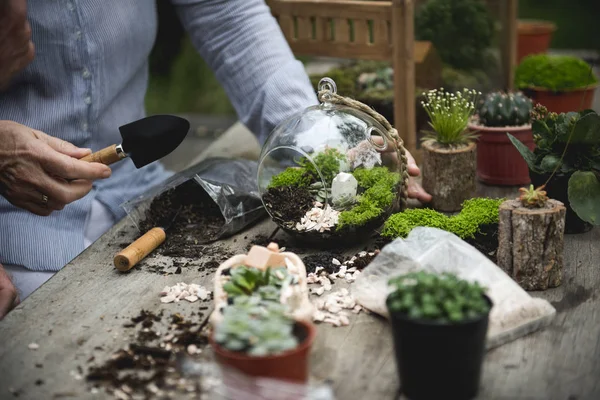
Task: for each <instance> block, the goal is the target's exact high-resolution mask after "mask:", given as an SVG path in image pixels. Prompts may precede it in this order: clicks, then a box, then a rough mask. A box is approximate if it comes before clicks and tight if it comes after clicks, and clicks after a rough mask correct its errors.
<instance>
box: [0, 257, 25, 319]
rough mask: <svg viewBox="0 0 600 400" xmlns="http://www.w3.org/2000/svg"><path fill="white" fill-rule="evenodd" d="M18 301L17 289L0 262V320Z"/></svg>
mask: <svg viewBox="0 0 600 400" xmlns="http://www.w3.org/2000/svg"><path fill="white" fill-rule="evenodd" d="M19 303H20V301H19V294H18V293H17V289H16V288H15V286H14V285H13V283H12V282H11V280H10V278H9V276H8V274H7V273H6V271H5V270H4V267H3V266H2V264H0V320H2V318H4V316H5V315H6V314H8V312H9V311H10V310H12V309H13V308H15V307H16V306H18V305H19Z"/></svg>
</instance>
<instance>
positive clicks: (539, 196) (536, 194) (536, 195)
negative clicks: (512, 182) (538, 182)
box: [517, 185, 548, 207]
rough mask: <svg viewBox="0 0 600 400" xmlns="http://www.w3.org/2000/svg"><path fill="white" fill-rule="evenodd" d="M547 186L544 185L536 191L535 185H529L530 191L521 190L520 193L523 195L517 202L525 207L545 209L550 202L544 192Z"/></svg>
mask: <svg viewBox="0 0 600 400" xmlns="http://www.w3.org/2000/svg"><path fill="white" fill-rule="evenodd" d="M544 186H545V185H542V186H540V187H538V188H536V189H534V187H533V185H529V189H527V188H520V189H519V192H520V193H521V195H520V196H519V198H518V199H517V200H520V201H521V204H523V206H524V207H544V205H545V204H546V202H547V201H548V196H546V191H545V190H543V189H544Z"/></svg>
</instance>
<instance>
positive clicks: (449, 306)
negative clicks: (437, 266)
mask: <svg viewBox="0 0 600 400" xmlns="http://www.w3.org/2000/svg"><path fill="white" fill-rule="evenodd" d="M389 284H390V285H391V286H392V287H393V288H394V291H393V292H392V293H391V294H390V295H389V296H388V300H387V304H388V308H389V310H390V311H391V312H393V313H402V314H405V315H407V316H408V317H410V318H414V319H426V320H433V321H437V322H444V323H452V322H460V321H464V320H467V319H473V318H477V317H479V316H481V315H483V314H485V313H487V312H488V311H489V310H490V305H489V303H488V302H487V301H486V300H485V297H484V294H485V289H484V288H483V287H481V286H480V285H479V284H478V283H477V282H473V283H471V282H468V281H465V280H462V279H459V278H458V277H457V276H456V275H454V274H450V273H442V274H434V273H429V272H425V271H419V272H410V273H408V274H405V275H401V276H399V277H395V278H392V279H390V280H389Z"/></svg>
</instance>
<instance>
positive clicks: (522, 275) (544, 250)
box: [498, 200, 566, 290]
mask: <svg viewBox="0 0 600 400" xmlns="http://www.w3.org/2000/svg"><path fill="white" fill-rule="evenodd" d="M565 213H566V209H565V206H564V205H563V203H561V202H560V201H557V200H548V202H547V204H546V206H545V207H543V208H527V207H523V206H522V205H521V202H520V201H519V200H507V201H505V202H504V203H502V204H501V205H500V221H499V226H498V266H499V267H500V268H502V269H503V270H504V271H505V272H506V273H507V274H508V275H510V276H511V277H512V278H513V279H514V280H515V281H516V282H517V283H518V284H519V285H521V287H522V288H523V289H525V290H546V289H548V288H552V287H557V286H559V285H560V284H561V283H562V273H563V248H564V230H565Z"/></svg>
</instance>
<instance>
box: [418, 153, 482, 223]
mask: <svg viewBox="0 0 600 400" xmlns="http://www.w3.org/2000/svg"><path fill="white" fill-rule="evenodd" d="M475 150H476V144H475V143H471V144H469V145H468V146H465V147H462V148H459V149H444V148H435V147H434V145H432V144H430V143H423V188H424V189H425V190H426V191H427V192H429V194H431V196H433V200H432V201H431V203H430V204H429V205H430V206H431V207H433V208H434V209H436V210H440V211H446V212H452V211H458V210H460V206H461V204H462V202H463V201H465V200H467V199H470V198H472V197H473V196H475V190H476V181H475V175H476V172H477V157H476V153H475Z"/></svg>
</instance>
